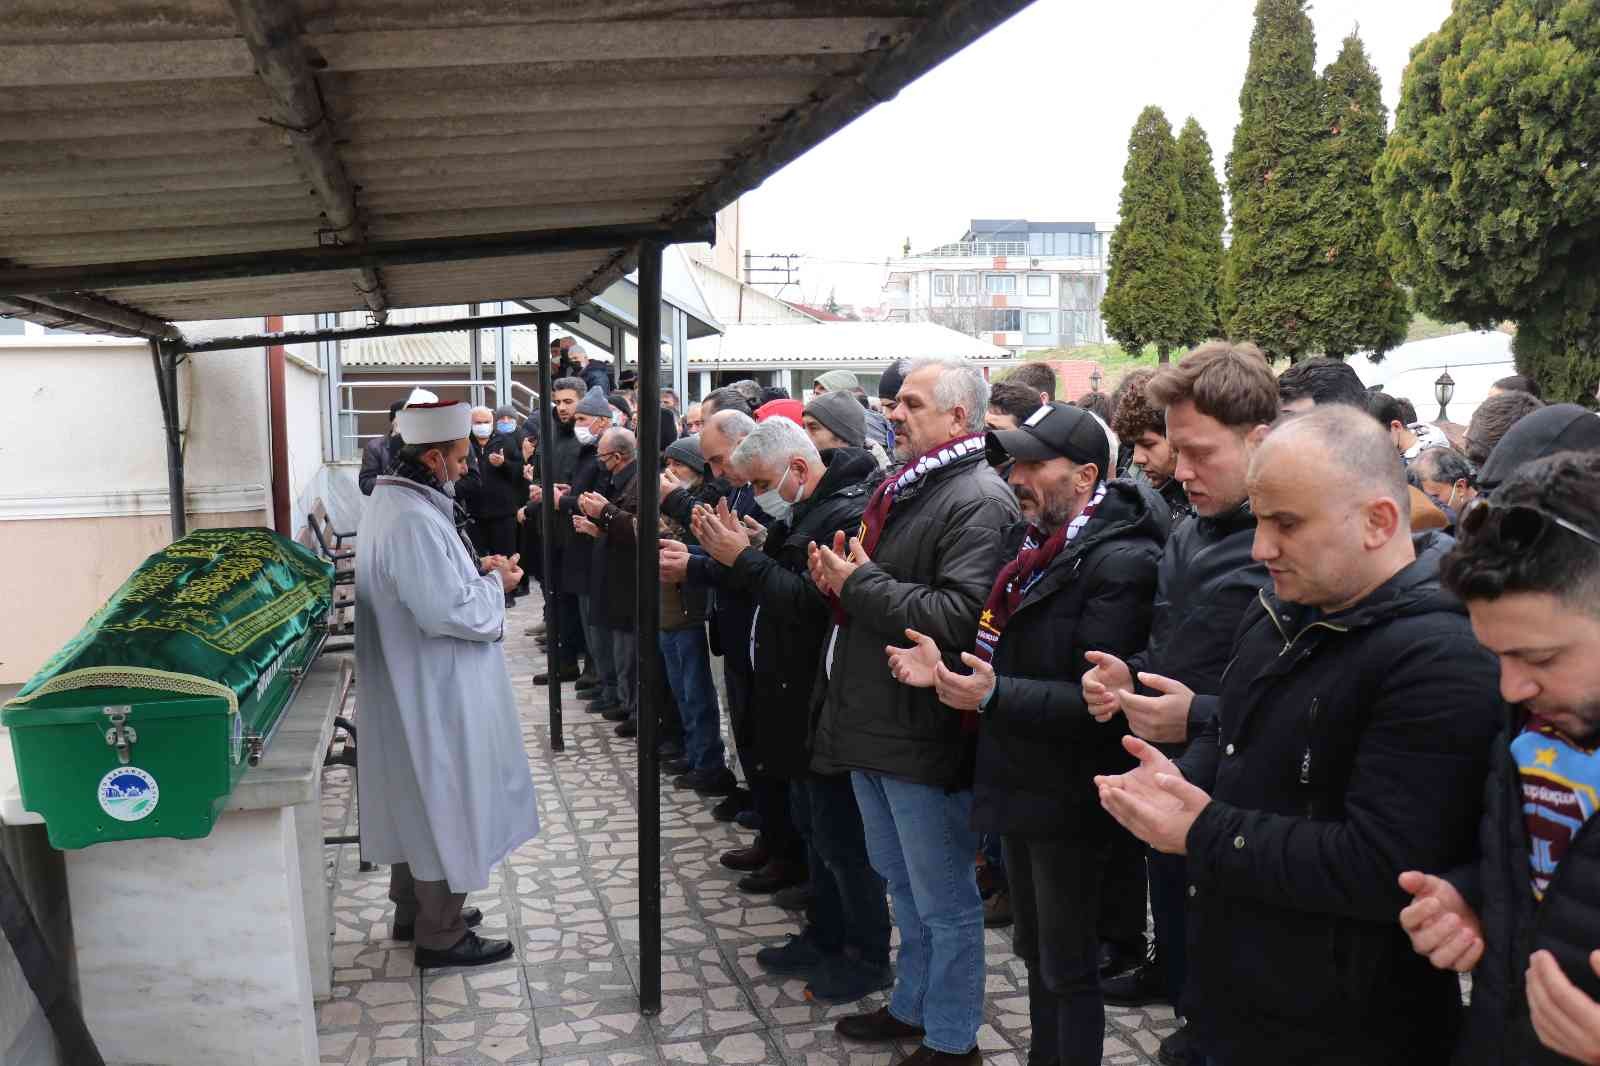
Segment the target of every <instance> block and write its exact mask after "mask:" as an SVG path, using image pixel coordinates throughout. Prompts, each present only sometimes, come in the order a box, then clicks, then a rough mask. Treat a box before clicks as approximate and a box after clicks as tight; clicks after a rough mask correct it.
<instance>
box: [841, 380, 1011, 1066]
mask: <svg viewBox="0 0 1600 1066" xmlns="http://www.w3.org/2000/svg"><path fill="white" fill-rule="evenodd" d="M897 401H898V402H897V403H896V405H895V409H894V413H893V415H892V416H891V419H892V421H893V422H894V429H895V449H896V452H897V453H900V454H901V455H902V456H903V457H904V458H906V460H907V462H906V465H905V467H904V469H903V470H902V471H901V472H900V473H898V474H896V475H894V476H892V477H891V478H889V480H887V481H885V482H883V483H882V484H881V485H879V486H878V488H877V489H876V490H875V491H874V492H873V494H872V499H871V500H870V501H869V502H868V504H867V508H866V512H865V514H864V516H863V519H862V523H861V530H860V535H859V536H857V537H853V538H850V539H849V541H848V545H847V542H846V538H845V537H844V535H843V534H839V535H836V536H835V537H834V543H833V544H832V545H831V546H830V545H827V544H821V545H815V546H813V547H812V548H811V552H810V567H811V571H812V577H813V579H814V580H815V581H816V582H817V585H818V586H819V587H820V588H822V589H823V590H824V591H825V592H826V593H828V594H829V595H830V596H831V597H832V598H833V602H834V606H835V619H836V621H835V625H834V628H833V630H832V633H831V634H830V637H829V641H828V644H827V647H826V650H825V652H824V655H823V661H822V665H823V671H824V674H825V677H826V681H825V685H824V687H825V696H824V699H823V705H822V709H821V714H820V716H819V717H818V720H817V726H816V737H815V742H814V751H813V755H812V762H811V766H812V769H813V770H815V771H817V772H818V773H823V774H839V773H845V772H849V773H850V774H851V777H852V783H853V785H854V787H855V793H856V800H857V803H858V804H859V805H860V808H861V821H862V824H863V827H864V829H865V833H866V840H867V851H868V853H869V854H870V855H871V856H872V864H873V866H874V868H876V869H877V871H878V872H879V873H880V874H882V875H883V877H884V879H885V880H886V881H887V882H888V885H889V892H890V894H891V895H892V896H893V898H894V916H895V921H896V922H898V923H899V925H900V952H899V956H898V960H897V969H898V975H897V979H896V982H895V988H894V993H893V995H892V997H891V999H890V1001H889V1006H888V1007H887V1008H882V1009H879V1010H876V1011H873V1012H872V1013H870V1014H862V1015H854V1016H851V1017H848V1018H844V1019H841V1020H840V1022H839V1023H838V1026H837V1031H838V1033H839V1034H840V1035H841V1036H843V1037H845V1038H847V1039H852V1040H862V1041H873V1042H880V1043H891V1042H896V1041H902V1040H908V1039H914V1038H921V1039H922V1047H921V1048H920V1049H919V1050H918V1051H917V1052H916V1053H915V1054H914V1055H912V1057H911V1058H910V1059H909V1060H907V1061H908V1062H911V1063H914V1064H915V1066H936V1064H947V1063H976V1062H977V1061H978V1058H979V1057H978V1051H977V1033H978V1026H979V1024H980V1023H981V1022H982V1020H983V900H982V899H981V898H980V897H979V895H978V885H977V881H976V879H975V878H974V877H973V874H972V859H973V855H974V854H975V853H976V852H977V850H978V836H977V834H976V833H975V832H973V830H972V827H971V815H972V773H973V744H974V741H975V739H976V726H977V722H976V718H975V716H973V715H969V714H959V713H956V712H955V711H952V710H950V709H949V708H947V707H944V706H942V705H941V704H940V702H939V698H938V696H937V695H936V694H935V693H934V692H933V691H932V690H930V689H922V688H913V687H910V686H907V685H903V684H901V683H900V682H898V681H896V680H895V678H894V675H893V674H892V673H891V672H890V670H889V664H888V662H887V660H886V659H885V658H884V653H883V649H884V648H885V647H886V646H887V645H890V644H900V643H903V642H904V641H905V640H906V631H907V630H914V631H916V632H919V633H924V634H927V635H928V636H929V637H931V638H932V639H933V640H934V642H935V643H936V644H937V645H938V646H939V647H941V648H950V649H962V648H970V647H972V646H973V642H974V640H976V639H977V635H978V622H979V615H980V614H981V613H982V611H983V605H984V600H985V599H987V598H988V595H989V590H990V588H991V586H993V584H994V580H995V575H996V574H997V573H999V571H1000V566H1001V564H1002V562H1004V560H1003V559H1001V537H1002V534H1003V533H1004V531H1005V530H1007V529H1008V528H1010V526H1011V525H1012V523H1014V522H1015V521H1016V520H1017V516H1018V513H1019V512H1018V509H1017V501H1016V497H1015V495H1014V494H1013V493H1012V491H1011V489H1010V488H1009V487H1008V486H1007V485H1006V483H1005V482H1003V481H1001V480H1000V478H999V476H998V475H996V474H995V473H994V471H993V470H991V469H989V465H988V463H987V461H986V459H985V455H984V437H983V428H984V426H983V419H984V414H985V412H986V411H987V410H988V406H989V384H988V382H986V381H985V380H984V378H983V374H982V373H981V372H980V371H979V370H978V369H977V368H976V367H974V366H972V365H970V364H968V363H966V362H964V361H961V360H941V359H923V360H918V361H916V362H914V363H912V364H911V366H910V367H909V368H908V369H907V371H906V375H905V380H904V381H903V382H902V383H901V386H900V391H899V394H898V396H897ZM947 665H948V666H950V667H951V668H952V669H956V668H958V667H959V661H958V660H957V659H956V658H955V657H954V654H952V655H951V656H950V657H949V662H948V663H947Z"/></svg>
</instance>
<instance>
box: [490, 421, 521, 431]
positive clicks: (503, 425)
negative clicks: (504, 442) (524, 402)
mask: <svg viewBox="0 0 1600 1066" xmlns="http://www.w3.org/2000/svg"><path fill="white" fill-rule="evenodd" d="M494 428H495V429H498V430H499V431H500V432H501V433H510V432H511V431H512V430H514V429H516V428H517V424H516V423H515V422H510V421H506V422H496V423H495V424H494Z"/></svg>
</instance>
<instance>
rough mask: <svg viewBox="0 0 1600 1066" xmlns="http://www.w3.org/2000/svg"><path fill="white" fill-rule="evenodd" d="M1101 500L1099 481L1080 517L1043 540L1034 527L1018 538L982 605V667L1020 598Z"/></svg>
mask: <svg viewBox="0 0 1600 1066" xmlns="http://www.w3.org/2000/svg"><path fill="white" fill-rule="evenodd" d="M1105 498H1106V485H1105V482H1103V481H1102V482H1101V483H1100V485H1099V487H1098V488H1096V489H1095V490H1094V496H1093V497H1091V498H1090V500H1089V503H1088V504H1087V505H1086V506H1085V507H1084V509H1083V513H1082V514H1080V515H1078V517H1076V518H1074V519H1073V520H1072V521H1070V522H1068V523H1067V524H1066V525H1064V526H1062V527H1061V528H1060V529H1058V530H1056V531H1055V532H1054V533H1052V534H1051V535H1050V536H1048V537H1046V536H1045V535H1044V533H1043V531H1042V530H1040V529H1039V527H1038V526H1034V525H1030V526H1029V527H1028V532H1027V534H1026V535H1025V536H1024V537H1023V538H1022V550H1021V551H1019V552H1018V553H1017V557H1016V558H1015V559H1013V560H1011V561H1010V562H1009V563H1007V564H1006V565H1005V566H1003V567H1001V569H1000V576H999V577H997V578H995V582H994V588H993V589H991V590H990V592H989V599H988V600H987V602H985V603H984V605H983V614H982V615H980V616H979V617H978V640H977V644H976V646H975V647H974V648H973V653H974V654H975V655H977V656H978V658H980V659H982V660H983V661H984V662H986V663H992V662H994V651H995V647H996V646H997V645H998V644H999V643H1000V634H1001V633H1002V632H1004V631H1005V628H1006V623H1007V622H1009V621H1011V616H1012V615H1013V614H1015V613H1016V610H1017V608H1018V607H1021V606H1022V598H1023V597H1024V596H1026V595H1027V594H1028V590H1029V589H1031V588H1033V586H1034V585H1035V584H1037V583H1038V581H1039V579H1040V578H1042V577H1044V575H1045V571H1047V570H1049V569H1050V564H1051V563H1052V562H1054V561H1055V558H1056V556H1058V555H1060V554H1061V552H1062V550H1063V549H1065V548H1066V546H1067V545H1068V544H1071V543H1072V541H1073V539H1074V538H1076V537H1077V535H1078V534H1079V533H1080V532H1082V530H1083V527H1084V526H1086V525H1088V524H1089V519H1091V518H1093V517H1094V512H1095V510H1096V509H1097V508H1098V507H1099V506H1100V501H1101V500H1103V499H1105Z"/></svg>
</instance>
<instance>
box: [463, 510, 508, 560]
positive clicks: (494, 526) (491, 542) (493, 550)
mask: <svg viewBox="0 0 1600 1066" xmlns="http://www.w3.org/2000/svg"><path fill="white" fill-rule="evenodd" d="M474 525H475V526H476V528H477V530H478V536H477V540H476V543H477V547H478V554H479V555H505V556H511V555H515V554H516V553H517V551H518V548H517V516H516V514H515V513H513V514H506V515H494V516H489V515H479V516H478V517H477V521H476V522H475V523H474Z"/></svg>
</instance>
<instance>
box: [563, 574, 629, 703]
mask: <svg viewBox="0 0 1600 1066" xmlns="http://www.w3.org/2000/svg"><path fill="white" fill-rule="evenodd" d="M577 601H578V617H579V619H580V621H582V623H583V628H584V632H586V633H587V634H588V637H589V639H588V644H589V662H590V664H591V665H593V667H594V672H595V675H596V676H597V677H599V678H600V691H599V692H598V693H596V694H595V697H594V698H595V702H597V703H610V702H611V701H613V700H615V701H616V702H618V703H621V702H622V700H621V699H620V698H618V695H617V664H616V661H615V660H614V659H613V658H612V651H611V627H610V626H608V625H606V623H605V619H604V618H601V619H598V620H596V619H595V617H594V608H593V607H592V606H591V604H590V603H589V597H587V596H579V597H577ZM603 610H604V608H603V607H602V611H603ZM562 624H563V625H565V622H564V621H563V623H562Z"/></svg>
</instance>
